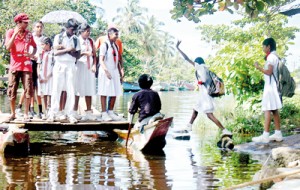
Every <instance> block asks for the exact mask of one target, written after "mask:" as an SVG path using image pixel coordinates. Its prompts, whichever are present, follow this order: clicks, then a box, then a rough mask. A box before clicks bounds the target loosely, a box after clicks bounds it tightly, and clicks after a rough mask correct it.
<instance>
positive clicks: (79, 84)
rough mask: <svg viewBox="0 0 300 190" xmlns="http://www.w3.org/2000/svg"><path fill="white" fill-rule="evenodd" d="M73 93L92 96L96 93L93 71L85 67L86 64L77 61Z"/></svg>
mask: <svg viewBox="0 0 300 190" xmlns="http://www.w3.org/2000/svg"><path fill="white" fill-rule="evenodd" d="M75 95H76V96H94V95H96V78H95V73H94V72H92V70H91V69H88V68H87V65H86V64H84V63H82V62H80V61H78V62H77V63H76V75H75Z"/></svg>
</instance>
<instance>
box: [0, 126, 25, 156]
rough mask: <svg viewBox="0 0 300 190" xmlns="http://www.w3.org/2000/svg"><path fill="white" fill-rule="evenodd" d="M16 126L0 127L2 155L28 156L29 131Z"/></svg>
mask: <svg viewBox="0 0 300 190" xmlns="http://www.w3.org/2000/svg"><path fill="white" fill-rule="evenodd" d="M19 127H20V126H19V125H16V124H1V125H0V153H6V152H7V153H22V154H28V151H29V143H30V142H29V134H28V133H27V129H21V128H19Z"/></svg>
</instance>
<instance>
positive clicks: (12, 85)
mask: <svg viewBox="0 0 300 190" xmlns="http://www.w3.org/2000/svg"><path fill="white" fill-rule="evenodd" d="M14 21H15V23H16V27H15V28H14V29H9V30H8V31H7V32H6V38H5V46H6V49H7V50H9V51H10V66H9V75H8V90H7V95H8V96H9V98H10V109H11V115H10V117H9V118H8V119H7V122H10V121H12V120H14V119H15V118H16V116H15V107H16V97H17V89H18V85H19V81H20V79H21V81H22V84H23V88H24V92H25V108H24V121H28V120H29V117H28V109H29V104H30V98H31V96H32V93H33V88H32V65H31V59H30V58H33V56H34V55H35V53H36V44H35V42H34V39H33V36H32V34H31V32H30V31H29V30H27V27H28V22H29V21H30V20H29V17H28V16H27V14H25V13H20V14H18V15H17V16H15V17H14ZM30 46H32V48H33V51H32V52H31V53H29V47H30Z"/></svg>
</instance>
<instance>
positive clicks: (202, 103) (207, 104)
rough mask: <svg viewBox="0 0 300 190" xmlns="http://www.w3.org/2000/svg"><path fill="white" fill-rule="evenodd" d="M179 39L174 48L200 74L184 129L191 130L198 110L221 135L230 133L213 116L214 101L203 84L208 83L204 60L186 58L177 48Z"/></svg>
mask: <svg viewBox="0 0 300 190" xmlns="http://www.w3.org/2000/svg"><path fill="white" fill-rule="evenodd" d="M180 43H181V41H178V42H177V45H176V48H177V49H178V51H179V52H180V53H181V54H182V56H183V57H184V59H185V60H186V61H188V62H189V63H190V64H192V65H193V66H194V67H195V69H196V72H197V74H198V75H199V76H200V79H201V80H199V81H198V86H199V96H198V100H197V103H196V105H195V107H194V109H193V115H192V117H191V120H190V122H189V123H188V125H187V128H186V130H188V131H191V130H192V125H193V123H194V121H195V119H196V118H197V116H198V113H199V112H202V113H205V114H206V115H207V117H208V118H209V119H210V120H211V121H213V122H214V123H215V124H216V125H217V126H218V127H219V128H220V129H222V134H223V135H225V134H226V135H232V134H231V132H230V131H228V130H227V129H225V128H224V127H223V125H222V124H221V122H220V121H219V120H218V119H217V118H216V117H215V116H214V114H213V111H214V102H213V98H212V97H211V96H210V95H209V94H208V91H207V88H206V86H205V85H204V84H205V83H210V82H209V80H211V79H210V77H207V74H208V68H207V67H206V65H205V63H204V60H203V59H202V58H201V57H197V58H196V59H195V61H192V60H190V59H189V58H188V56H187V55H186V54H185V53H184V52H183V51H182V50H181V49H179V45H180Z"/></svg>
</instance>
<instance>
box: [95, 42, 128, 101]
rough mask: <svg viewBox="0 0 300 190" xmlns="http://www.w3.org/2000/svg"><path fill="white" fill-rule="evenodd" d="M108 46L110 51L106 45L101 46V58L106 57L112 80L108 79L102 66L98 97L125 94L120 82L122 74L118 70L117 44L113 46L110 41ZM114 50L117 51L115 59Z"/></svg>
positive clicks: (105, 60)
mask: <svg viewBox="0 0 300 190" xmlns="http://www.w3.org/2000/svg"><path fill="white" fill-rule="evenodd" d="M106 43H107V44H108V49H107V48H106V44H105V43H102V44H101V46H100V54H99V55H100V56H101V55H103V56H105V58H104V62H105V64H106V67H107V70H108V71H109V73H110V74H111V76H112V78H111V79H109V78H107V76H106V74H105V71H104V69H103V67H102V65H100V68H99V76H98V95H100V96H120V95H122V93H123V90H122V85H121V81H120V73H119V70H118V59H119V54H118V49H117V47H116V46H115V44H113V45H111V43H110V42H109V40H108V39H107V40H106ZM113 50H114V51H115V58H114V55H113Z"/></svg>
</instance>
